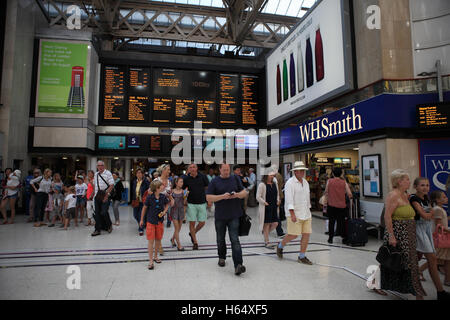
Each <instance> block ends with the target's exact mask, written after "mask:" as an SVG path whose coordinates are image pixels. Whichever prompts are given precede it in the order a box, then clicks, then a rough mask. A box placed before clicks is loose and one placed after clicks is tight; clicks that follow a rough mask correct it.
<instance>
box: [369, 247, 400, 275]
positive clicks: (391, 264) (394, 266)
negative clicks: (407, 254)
mask: <svg viewBox="0 0 450 320" xmlns="http://www.w3.org/2000/svg"><path fill="white" fill-rule="evenodd" d="M376 259H377V261H378V262H379V263H380V264H381V265H382V266H383V267H385V268H386V269H389V270H391V271H394V272H402V271H404V270H405V267H404V263H403V259H404V258H403V253H402V251H401V249H400V248H398V246H397V247H393V246H391V245H389V244H388V245H386V244H383V245H382V246H381V247H380V249H379V250H378V254H377V257H376Z"/></svg>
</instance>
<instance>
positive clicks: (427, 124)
mask: <svg viewBox="0 0 450 320" xmlns="http://www.w3.org/2000/svg"><path fill="white" fill-rule="evenodd" d="M449 116H450V103H445V104H443V103H439V104H430V105H420V106H417V122H418V126H419V128H423V129H425V128H439V129H442V128H450V126H449Z"/></svg>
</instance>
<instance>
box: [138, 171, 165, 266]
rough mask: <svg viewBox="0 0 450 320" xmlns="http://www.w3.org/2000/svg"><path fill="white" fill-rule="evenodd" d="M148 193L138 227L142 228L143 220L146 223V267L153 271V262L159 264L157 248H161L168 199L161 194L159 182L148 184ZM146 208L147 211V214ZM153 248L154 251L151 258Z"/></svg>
mask: <svg viewBox="0 0 450 320" xmlns="http://www.w3.org/2000/svg"><path fill="white" fill-rule="evenodd" d="M150 191H151V192H152V193H151V194H149V195H148V196H147V199H146V200H145V204H144V206H143V207H142V213H141V221H140V226H141V227H143V226H144V218H145V220H146V221H147V228H146V232H147V240H148V256H149V260H150V263H149V265H148V269H149V270H153V269H154V266H153V260H154V261H155V262H156V263H161V260H159V259H158V248H159V247H160V246H161V239H162V237H163V234H164V216H165V215H166V214H167V210H169V199H168V198H167V197H166V196H165V195H164V194H162V192H164V185H163V184H162V182H161V181H159V180H154V181H153V182H152V183H151V184H150ZM147 208H148V209H149V211H148V214H146V212H147ZM153 248H154V251H155V254H154V257H153Z"/></svg>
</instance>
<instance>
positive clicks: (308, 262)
mask: <svg viewBox="0 0 450 320" xmlns="http://www.w3.org/2000/svg"><path fill="white" fill-rule="evenodd" d="M298 262H300V263H303V264H307V265H309V266H312V264H313V263H312V262H311V261H309V259H308V258H307V257H304V258H303V259H300V258H298Z"/></svg>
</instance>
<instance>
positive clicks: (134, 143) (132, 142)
mask: <svg viewBox="0 0 450 320" xmlns="http://www.w3.org/2000/svg"><path fill="white" fill-rule="evenodd" d="M128 148H131V149H133V148H134V149H136V148H139V136H128Z"/></svg>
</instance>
